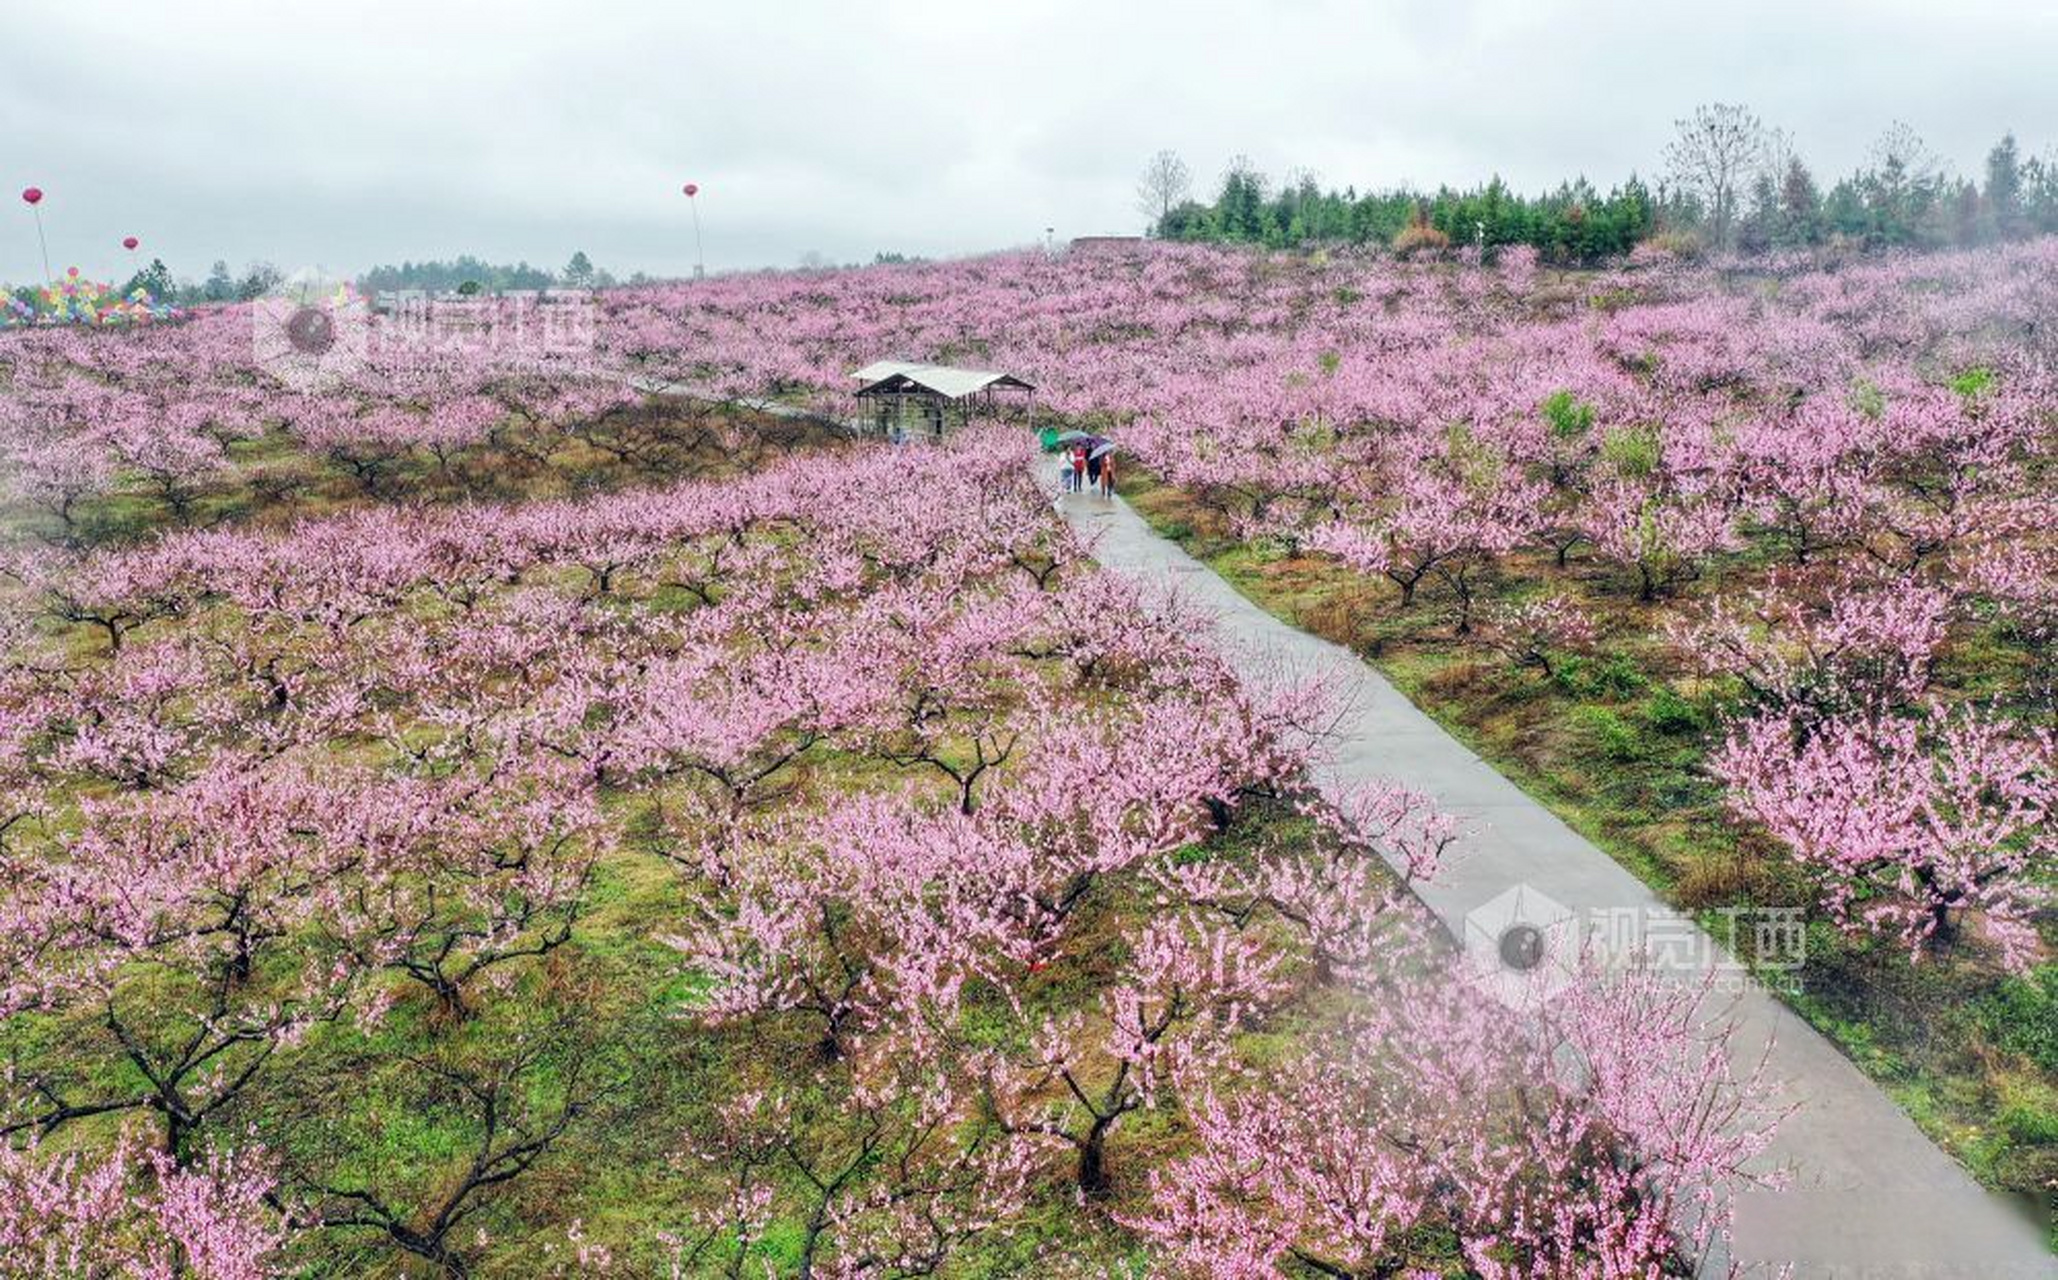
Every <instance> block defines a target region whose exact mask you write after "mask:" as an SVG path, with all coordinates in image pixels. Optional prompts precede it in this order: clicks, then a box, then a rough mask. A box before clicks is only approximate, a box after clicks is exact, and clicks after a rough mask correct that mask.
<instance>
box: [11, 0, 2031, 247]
mask: <svg viewBox="0 0 2058 1280" xmlns="http://www.w3.org/2000/svg"><path fill="white" fill-rule="evenodd" d="M2054 48H2058V10H2054V9H2052V8H2050V7H2048V6H2020V5H2012V4H2002V3H1991V2H1985V0H1982V2H1978V3H1961V4H1958V5H1956V6H1954V7H1953V9H1952V11H1951V12H1950V13H1949V14H1948V15H1945V14H1944V13H1943V12H1942V11H1940V10H1938V9H1937V8H1936V7H1935V6H1934V5H1933V4H1914V3H1906V2H1905V0H1873V2H1870V3H1867V2H1865V0H1833V2H1829V3H1816V4H1796V3H1791V2H1788V3H1778V4H1775V3H1769V2H1766V0H1742V2H1740V3H1735V4H1731V5H1729V6H1726V7H1717V6H1710V5H1707V4H1703V3H1696V4H1692V5H1676V6H1668V5H1662V4H1651V3H1648V0H1646V2H1644V3H1628V2H1627V0H1592V2H1584V3H1582V2H1577V0H1470V2H1465V0H1449V2H1442V3H1429V2H1427V0H1390V2H1387V3H1355V4H1352V3H1341V2H1338V0H1286V2H1284V3H1272V4H1258V3H1249V4H1217V3H1201V4H1194V3H1187V4H1173V3H1150V4H1126V5H1125V4H1117V3H1113V2H1112V0H1099V2H1098V3H1087V2H1086V0H1020V2H1018V3H1015V4H1010V5H1007V6H1005V7H1003V6H999V5H993V6H986V5H978V4H972V3H959V4H950V5H946V4H934V3H920V2H917V0H889V2H887V3H879V4H871V5H861V6H860V5H849V4H836V3H830V2H829V0H805V2H802V0H793V2H788V3H779V2H776V0H760V2H759V3H755V4H748V5H745V4H724V5H711V4H682V3H647V4H644V3H628V2H626V0H622V2H608V0H582V2H579V3H572V2H570V0H550V2H548V3H544V2H534V3H518V2H516V0H499V2H498V3H491V4H486V3H453V2H450V0H443V2H440V3H438V2H432V0H409V2H401V0H355V2H353V3H345V4H324V5H313V4H287V3H277V2H273V3H255V2H253V0H188V2H187V3H181V4H177V5H148V6H144V5H134V4H124V3H117V2H116V0H12V2H11V3H9V4H8V5H7V6H6V8H5V9H4V10H0V121H4V122H5V127H4V131H0V182H5V183H8V184H11V188H10V194H9V196H8V198H7V202H8V205H9V209H8V212H6V213H5V214H0V278H4V279H25V278H28V277H29V276H31V275H33V274H34V272H35V266H36V259H35V246H34V236H33V230H32V228H31V226H30V225H29V222H28V219H27V216H26V211H25V210H24V209H22V207H21V206H20V205H19V204H18V203H15V202H14V201H13V200H12V197H11V190H18V189H19V188H20V187H21V186H24V185H27V184H29V183H35V184H37V185H39V186H42V187H44V188H45V189H46V190H48V191H49V192H50V197H49V199H48V201H47V203H46V204H45V206H44V214H45V219H46V222H47V223H48V226H49V230H50V235H51V240H52V255H53V257H55V258H57V259H60V260H62V261H65V262H74V261H75V262H78V263H80V265H82V266H84V267H86V268H87V269H88V270H90V271H94V272H96V273H112V272H115V271H117V270H121V269H123V268H124V267H125V265H126V257H125V255H123V254H122V253H121V251H120V250H119V249H118V248H116V245H117V242H118V241H119V239H120V238H121V237H122V236H123V235H128V234H135V235H139V236H141V237H143V239H144V241H145V250H144V252H145V253H146V254H158V255H161V256H163V257H164V258H165V259H166V260H167V261H168V262H170V263H171V264H172V265H173V267H174V269H175V270H178V271H180V272H182V273H185V274H194V275H197V274H200V273H201V272H203V271H204V270H205V268H206V264H207V263H208V262H209V261H211V260H212V259H214V258H216V257H226V258H229V259H230V260H231V261H233V262H238V263H240V262H242V261H243V260H246V259H250V258H269V259H271V260H273V261H276V262H279V263H281V264H285V265H289V266H290V265H295V264H302V263H314V262H319V263H323V264H325V265H327V266H330V267H332V268H336V269H349V268H356V267H362V266H366V265H369V264H371V263H373V262H378V261H391V260H397V259H399V258H403V257H414V258H421V257H430V256H447V255H450V254H454V253H458V252H476V253H479V254H482V255H485V256H488V257H493V258H516V257H526V258H528V259H530V260H531V261H535V262H538V263H541V264H543V265H550V266H555V265H558V264H561V263H562V262H563V260H564V259H565V258H566V257H568V256H569V255H570V254H571V252H572V250H573V249H575V248H583V249H585V250H586V251H587V252H589V253H590V254H592V255H593V257H594V258H595V260H596V261H599V262H601V263H603V264H605V265H607V266H609V267H611V268H613V269H615V270H617V271H621V272H627V271H630V270H636V269H644V270H650V271H655V272H664V273H681V272H684V271H685V270H687V269H688V268H689V267H690V264H691V261H692V229H691V223H690V221H689V216H688V210H687V208H686V207H685V203H684V200H683V197H682V196H681V195H680V194H679V185H680V183H682V182H684V181H686V180H688V179H692V180H695V181H698V182H700V183H701V184H702V185H703V188H704V191H703V195H702V197H701V213H702V216H703V220H704V223H705V229H706V233H707V246H708V256H709V259H710V261H711V263H712V264H713V265H715V266H717V267H741V266H751V265H763V264H772V265H785V264H790V263H792V262H793V261H795V259H796V258H797V256H798V255H799V254H800V253H801V252H803V251H806V250H817V251H820V252H822V253H825V254H827V255H829V256H830V257H832V258H838V259H854V258H868V257H869V256H870V255H871V254H872V253H873V252H874V251H877V250H882V249H885V250H898V251H902V252H919V253H955V252H967V251H973V250H977V249H981V248H991V247H998V246H1004V245H1010V244H1023V243H1028V242H1030V241H1032V240H1034V239H1036V238H1037V237H1038V236H1039V235H1040V234H1041V232H1042V229H1043V228H1044V227H1046V226H1055V227H1056V228H1057V229H1058V232H1059V234H1060V235H1069V234H1077V233H1083V232H1092V231H1109V230H1122V229H1132V228H1133V227H1134V225H1135V223H1136V216H1135V214H1134V212H1133V209H1132V208H1131V205H1132V191H1131V186H1132V179H1133V175H1134V172H1135V170H1136V168H1137V167H1138V166H1139V165H1140V163H1141V162H1142V160H1143V158H1144V157H1145V156H1146V155H1148V154H1149V153H1150V152H1152V151H1154V150H1156V149H1157V148H1159V147H1163V146H1170V147H1173V148H1175V149H1177V150H1179V151H1180V152H1181V153H1182V154H1183V155H1184V156H1185V157H1186V158H1187V160H1188V162H1189V163H1190V164H1191V166H1192V168H1193V170H1194V173H1195V175H1196V178H1197V180H1198V181H1199V183H1200V184H1201V185H1202V186H1204V187H1205V186H1206V185H1208V184H1211V183H1212V182H1213V181H1214V179H1215V177H1216V175H1217V174H1219V172H1220V171H1221V168H1222V166H1223V164H1224V162H1225V161H1226V160H1227V159H1228V157H1229V156H1231V155H1233V154H1235V153H1238V152H1242V153H1247V154H1249V155H1250V156H1251V157H1252V158H1253V159H1254V160H1256V161H1257V162H1258V163H1259V164H1260V165H1261V166H1263V167H1264V168H1266V169H1268V170H1269V171H1270V172H1272V173H1273V174H1274V175H1279V174H1282V173H1284V172H1285V171H1286V170H1287V169H1289V168H1292V167H1303V168H1308V169H1312V170H1315V171H1316V172H1318V173H1320V174H1321V176H1322V177H1323V179H1324V180H1325V181H1328V182H1332V183H1336V184H1339V185H1341V184H1345V183H1351V184H1355V185H1358V186H1360V187H1383V186H1387V185H1391V184H1394V183H1398V182H1404V181H1405V182H1413V183H1418V184H1436V183H1440V182H1451V183H1456V184H1466V183H1471V182H1476V181H1481V180H1483V179H1485V178H1486V177H1487V176H1489V175H1491V174H1493V173H1496V172H1497V173H1500V174H1501V175H1503V176H1504V177H1506V178H1507V179H1508V180H1509V181H1510V182H1512V183H1514V184H1515V185H1516V186H1518V187H1521V188H1523V189H1535V188H1538V187H1541V186H1545V185H1547V184H1550V183H1554V182H1556V181H1557V180H1558V179H1560V178H1563V177H1568V176H1571V175H1574V174H1580V173H1584V174H1586V175H1588V176H1589V177H1591V178H1593V179H1595V180H1596V181H1599V182H1603V183H1606V182H1611V181H1614V180H1616V179H1619V178H1621V177H1623V176H1625V175H1626V174H1628V173H1629V172H1630V171H1632V170H1637V171H1641V172H1643V173H1646V174H1649V173H1652V172H1654V171H1655V170H1656V169H1657V167H1658V164H1659V153H1660V150H1661V148H1662V147H1663V145H1664V142H1665V139H1666V137H1667V136H1668V134H1669V132H1670V127H1671V121H1672V120H1673V118H1674V117H1676V116H1679V115H1682V114H1684V113H1686V112H1687V111H1689V110H1690V109H1691V108H1692V107H1693V105H1694V104H1695V103H1697V102H1702V101H1708V100H1713V99H1722V100H1732V101H1744V102H1748V103H1750V104H1752V105H1753V106H1754V107H1755V108H1756V109H1757V110H1758V111H1759V112H1760V114H1761V115H1763V116H1764V117H1765V118H1766V120H1767V121H1768V122H1770V123H1776V124H1780V125H1783V126H1785V127H1787V128H1789V129H1791V130H1792V131H1793V133H1794V135H1795V137H1796V138H1797V140H1798V142H1799V144H1800V147H1801V150H1802V152H1803V154H1804V155H1805V156H1807V157H1808V158H1809V159H1810V160H1811V162H1813V163H1814V164H1815V166H1816V167H1817V169H1818V171H1819V172H1820V173H1823V174H1825V175H1828V174H1835V173H1840V172H1842V171H1845V170H1847V169H1848V168H1850V167H1851V166H1853V165H1854V164H1856V163H1857V162H1858V161H1859V159H1860V158H1861V157H1862V156H1863V154H1864V149H1865V146H1866V144H1867V142H1868V141H1869V140H1870V139H1871V138H1872V137H1873V136H1875V135H1876V134H1877V133H1878V132H1879V130H1880V129H1881V128H1883V127H1884V126H1885V125H1886V124H1887V123H1888V122H1889V121H1890V120H1892V119H1895V118H1901V119H1906V120H1908V121H1909V122H1910V123H1912V124H1914V125H1915V126H1916V127H1917V128H1918V129H1919V130H1921V131H1922V132H1923V133H1924V134H1925V135H1926V136H1927V138H1928V139H1929V141H1930V143H1931V145H1932V146H1933V147H1934V148H1935V149H1936V150H1937V152H1938V153H1939V154H1940V155H1942V156H1943V157H1944V158H1945V160H1946V161H1947V162H1948V163H1950V164H1951V165H1952V166H1954V167H1956V168H1958V169H1959V170H1961V171H1973V170H1975V169H1976V168H1977V166H1978V164H1979V162H1980V159H1981V157H1982V156H1983V154H1984V152H1985V150H1986V148H1987V147H1988V146H1989V145H1990V144H1991V143H1992V142H1993V141H1994V139H1995V138H1997V137H1998V136H1999V135H2000V133H2001V132H2002V131H2003V130H2004V129H2009V128H2012V129H2015V130H2016V131H2017V132H2018V133H2019V135H2020V136H2021V138H2022V140H2023V143H2024V144H2025V146H2026V147H2028V148H2029V149H2031V150H2034V151H2041V150H2047V149H2049V148H2051V147H2052V146H2053V145H2054V144H2058V78H2053V77H2050V76H2049V75H2048V74H2046V70H2047V64H2048V61H2049V54H2050V52H2051V51H2052V50H2053V49H2054Z"/></svg>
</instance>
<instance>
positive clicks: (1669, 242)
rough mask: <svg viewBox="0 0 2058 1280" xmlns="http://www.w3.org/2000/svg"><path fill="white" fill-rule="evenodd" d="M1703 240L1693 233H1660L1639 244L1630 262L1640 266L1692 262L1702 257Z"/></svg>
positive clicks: (1632, 251)
mask: <svg viewBox="0 0 2058 1280" xmlns="http://www.w3.org/2000/svg"><path fill="white" fill-rule="evenodd" d="M1701 251H1702V245H1701V238H1700V237H1699V236H1697V235H1695V234H1694V233H1693V232H1691V231H1660V232H1658V233H1657V234H1656V235H1653V236H1650V237H1648V238H1647V239H1644V240H1642V241H1640V242H1638V244H1637V246H1636V248H1634V249H1632V250H1630V251H1629V260H1630V261H1631V262H1633V263H1637V264H1639V265H1657V264H1659V263H1664V262H1692V261H1694V260H1695V259H1697V258H1699V257H1700V256H1701Z"/></svg>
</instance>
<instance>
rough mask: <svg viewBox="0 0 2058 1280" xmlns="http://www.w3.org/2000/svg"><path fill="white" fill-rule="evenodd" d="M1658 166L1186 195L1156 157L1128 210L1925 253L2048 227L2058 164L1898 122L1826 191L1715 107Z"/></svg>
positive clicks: (1267, 234) (1206, 221)
mask: <svg viewBox="0 0 2058 1280" xmlns="http://www.w3.org/2000/svg"><path fill="white" fill-rule="evenodd" d="M1662 173H1663V176H1662V177H1661V178H1660V179H1659V180H1658V181H1657V182H1656V183H1655V185H1653V184H1652V183H1650V182H1647V181H1646V180H1644V179H1643V178H1641V177H1639V176H1637V175H1631V176H1630V177H1629V178H1628V179H1627V180H1626V181H1624V182H1622V183H1620V184H1618V185H1616V186H1614V187H1612V188H1610V189H1609V190H1607V191H1606V192H1605V193H1604V192H1602V191H1601V190H1600V189H1599V188H1598V187H1596V186H1595V185H1594V184H1593V183H1591V182H1590V181H1588V180H1587V179H1586V178H1585V177H1583V176H1582V177H1579V178H1576V179H1573V180H1571V181H1569V182H1565V183H1561V184H1560V185H1559V186H1558V187H1557V188H1556V189H1555V190H1552V191H1549V192H1546V193H1544V194H1541V195H1536V196H1525V195H1522V194H1520V193H1518V192H1515V191H1513V190H1511V189H1510V188H1509V187H1508V185H1507V184H1506V183H1505V182H1504V181H1502V179H1501V178H1499V177H1498V176H1496V177H1495V178H1494V179H1493V180H1492V181H1490V182H1488V183H1486V184H1485V185H1484V186H1477V187H1471V188H1463V189H1460V188H1454V187H1449V186H1445V187H1440V188H1438V189H1437V190H1436V191H1434V192H1428V191H1421V190H1415V189H1410V188H1404V187H1395V188H1390V189H1387V190H1383V191H1363V192H1361V191H1359V190H1358V189H1357V188H1355V187H1345V188H1344V189H1342V190H1340V191H1339V190H1336V189H1334V188H1328V189H1325V188H1324V187H1322V186H1321V184H1320V183H1319V181H1318V180H1317V179H1316V177H1315V176H1314V175H1313V174H1308V173H1299V174H1294V175H1289V176H1288V178H1287V179H1286V180H1285V181H1284V182H1283V183H1280V184H1279V185H1277V186H1276V187H1275V186H1274V185H1273V184H1272V183H1271V182H1270V181H1269V180H1268V179H1267V177H1266V175H1265V174H1264V173H1262V172H1261V171H1259V170H1258V169H1257V167H1256V166H1255V165H1253V164H1252V163H1251V161H1250V160H1249V159H1248V158H1246V157H1243V156H1238V157H1236V158H1234V159H1233V160H1231V161H1230V163H1229V167H1228V169H1227V171H1226V172H1225V173H1224V174H1223V176H1222V181H1221V186H1220V187H1219V188H1218V190H1217V192H1216V195H1215V198H1214V199H1213V201H1211V202H1207V203H1203V202H1201V201H1199V200H1196V199H1194V198H1193V182H1192V175H1191V172H1190V170H1189V169H1188V168H1187V166H1186V164H1185V162H1184V161H1182V160H1181V159H1180V158H1179V157H1178V156H1177V155H1176V154H1174V153H1172V152H1170V151H1161V152H1159V153H1158V154H1157V155H1156V156H1153V157H1152V158H1151V160H1150V161H1149V162H1148V163H1147V164H1146V166H1145V169H1144V173H1143V176H1142V179H1141V180H1140V182H1139V183H1138V189H1137V207H1138V209H1139V211H1140V212H1142V214H1143V215H1144V217H1145V218H1146V219H1147V220H1148V222H1149V226H1150V230H1151V232H1152V234H1155V235H1157V236H1159V237H1162V238H1164V239H1169V240H1194V241H1210V242H1229V243H1243V244H1261V245H1266V246H1270V247H1273V248H1283V247H1287V246H1290V245H1299V244H1309V243H1322V242H1333V243H1349V244H1391V245H1393V246H1394V247H1395V248H1396V249H1400V250H1410V249H1418V248H1442V247H1446V246H1450V245H1477V246H1479V247H1481V248H1493V247H1495V246H1499V245H1508V244H1527V245H1533V246H1535V247H1536V248H1537V249H1538V250H1539V251H1541V252H1542V253H1543V254H1544V255H1545V256H1546V257H1548V258H1550V259H1552V260H1554V261H1560V262H1582V263H1584V262H1593V261H1597V260H1599V259H1602V258H1606V257H1613V256H1618V255H1621V254H1626V253H1628V252H1630V251H1631V250H1632V249H1634V248H1635V247H1636V246H1637V245H1638V244H1639V243H1642V242H1643V241H1645V240H1648V239H1650V238H1651V237H1653V236H1657V235H1662V234H1666V233H1673V234H1672V235H1671V237H1670V239H1669V240H1668V243H1669V244H1670V245H1671V246H1672V247H1674V248H1689V249H1690V248H1696V247H1705V248H1707V249H1711V250H1715V251H1718V252H1720V251H1730V250H1737V251H1743V252H1748V253H1763V252H1769V251H1774V250H1781V249H1803V248H1811V247H1814V246H1818V245H1823V244H1829V243H1833V242H1841V243H1850V244H1855V245H1858V246H1860V247H1863V248H1868V249H1871V248H1899V247H1911V248H1934V247H1939V246H1943V245H1948V244H1958V245H1970V244H1983V243H1991V242H1994V241H1998V240H2010V239H2019V238H2022V237H2026V236H2031V235H2040V234H2045V233H2048V232H2051V231H2054V230H2058V163H2054V162H2053V161H2051V160H2049V159H2039V158H2036V157H2030V158H2025V157H2024V156H2023V155H2022V149H2021V146H2020V144H2019V143H2018V142H2017V141H2016V139H2015V136H2014V135H2013V134H2009V135H2007V136H2005V137H2003V138H2002V139H2001V140H2000V141H1999V142H1998V143H1996V144H1995V145H1994V147H1993V149H1992V150H1991V151H1990V152H1989V153H1988V155H1987V158H1986V163H1985V167H1984V173H1983V174H1981V175H1980V177H1979V178H1978V179H1977V180H1975V179H1972V178H1963V177H1959V176H1956V175H1954V174H1952V173H1950V172H1949V171H1948V170H1946V169H1945V168H1944V166H1943V164H1942V163H1941V161H1939V160H1938V158H1937V157H1936V156H1935V155H1934V154H1933V153H1932V152H1931V151H1930V150H1929V148H1928V146H1927V145H1926V144H1925V143H1924V142H1923V140H1922V138H1921V137H1920V135H1918V134H1917V133H1916V132H1915V131H1914V130H1913V129H1911V128H1910V127H1909V126H1907V125H1906V124H1901V123H1896V124H1894V125H1893V126H1892V127H1891V128H1889V129H1888V130H1887V131H1886V132H1885V133H1884V134H1882V135H1881V136H1880V138H1879V139H1878V140H1877V141H1876V142H1875V143H1874V144H1873V147H1872V150H1871V152H1870V154H1869V155H1868V157H1867V160H1866V163H1865V164H1864V165H1863V166H1862V167H1860V168H1859V169H1858V170H1857V171H1856V172H1854V173H1852V174H1850V175H1848V176H1846V177H1845V178H1843V179H1841V180H1839V181H1838V182H1836V183H1835V184H1833V185H1831V186H1830V187H1829V188H1828V189H1827V190H1826V191H1825V190H1824V189H1823V186H1822V184H1821V183H1820V182H1819V181H1818V179H1817V178H1816V176H1815V173H1814V172H1813V170H1811V169H1810V168H1809V166H1808V165H1807V163H1806V162H1805V161H1804V160H1803V159H1802V158H1801V156H1800V154H1799V153H1798V152H1797V151H1796V150H1795V147H1794V142H1793V139H1792V137H1791V135H1789V134H1788V133H1786V132H1785V131H1784V130H1780V129H1773V128H1768V127H1766V126H1765V125H1764V123H1763V122H1762V121H1760V120H1759V118H1758V117H1757V116H1755V115H1753V114H1752V113H1751V112H1750V111H1748V110H1747V109H1745V108H1743V107H1741V106H1734V105H1729V104H1723V103H1715V104H1711V105H1708V106H1704V107H1701V108H1699V109H1698V110H1696V111H1695V112H1694V114H1693V115H1692V116H1690V117H1688V118H1686V119H1683V120H1681V121H1679V122H1678V133H1677V136H1676V137H1675V138H1674V140H1673V142H1672V143H1671V144H1670V145H1669V146H1668V147H1667V148H1666V151H1665V156H1664V167H1663V171H1662Z"/></svg>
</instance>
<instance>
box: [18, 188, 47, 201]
mask: <svg viewBox="0 0 2058 1280" xmlns="http://www.w3.org/2000/svg"><path fill="white" fill-rule="evenodd" d="M21 198H22V199H23V200H24V201H26V202H27V203H29V204H41V203H43V188H41V187H30V188H29V189H28V190H26V191H24V192H22V193H21Z"/></svg>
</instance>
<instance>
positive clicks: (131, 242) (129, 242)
mask: <svg viewBox="0 0 2058 1280" xmlns="http://www.w3.org/2000/svg"><path fill="white" fill-rule="evenodd" d="M141 243H143V242H142V241H141V240H138V239H136V237H134V236H123V237H122V241H121V247H122V248H124V249H133V248H135V247H136V246H137V245H139V244H141Z"/></svg>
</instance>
